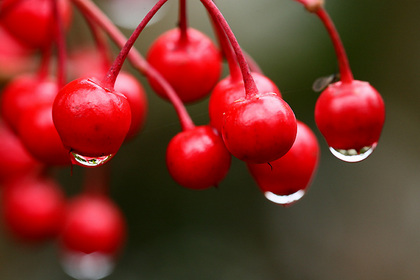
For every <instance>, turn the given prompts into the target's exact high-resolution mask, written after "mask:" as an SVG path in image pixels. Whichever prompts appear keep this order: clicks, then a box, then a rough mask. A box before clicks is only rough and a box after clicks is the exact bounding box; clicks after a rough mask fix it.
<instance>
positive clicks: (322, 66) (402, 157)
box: [0, 0, 420, 280]
mask: <svg viewBox="0 0 420 280" xmlns="http://www.w3.org/2000/svg"><path fill="white" fill-rule="evenodd" d="M109 2H111V0H101V1H99V0H98V1H96V3H97V4H98V5H100V6H101V7H103V8H104V9H105V11H106V13H107V14H109V15H110V16H111V17H112V18H113V20H115V21H116V22H121V21H119V20H121V18H123V19H125V20H128V21H127V22H125V23H121V24H124V26H121V28H122V30H123V31H124V33H126V34H127V35H129V34H130V32H131V30H132V28H133V26H134V25H137V24H138V23H139V22H140V20H141V19H142V13H144V12H146V9H147V8H146V4H147V3H146V2H147V1H145V0H136V1H128V0H124V1H122V0H120V1H117V0H114V2H116V3H118V5H117V6H118V8H116V6H115V5H114V6H112V5H110V3H109ZM126 2H127V3H126ZM131 2H133V3H131ZM134 2H137V6H138V8H136V9H133V8H131V9H129V7H128V6H129V5H128V4H130V5H134V4H136V3H134ZM152 2H153V1H152ZM155 2H156V1H155ZM187 2H188V8H189V10H188V15H189V23H190V25H191V26H193V27H195V28H197V29H200V30H202V31H204V32H205V33H207V34H209V36H211V37H214V36H213V35H212V34H213V33H212V28H211V25H210V24H209V21H208V20H207V17H206V13H205V11H204V9H203V8H202V6H201V4H200V2H199V1H191V0H190V1H187ZM217 3H218V5H219V7H220V9H221V11H222V13H223V14H224V15H225V17H226V19H227V20H228V22H229V23H230V25H231V27H232V29H233V31H234V33H235V34H236V36H237V38H238V41H239V43H240V44H241V46H242V47H243V48H244V50H246V51H247V52H248V53H249V54H250V55H251V56H252V57H253V58H254V59H255V60H256V61H257V62H258V63H259V65H260V67H261V68H262V69H263V71H264V72H265V74H266V75H267V76H268V77H270V78H271V79H272V80H273V81H275V82H276V84H277V85H278V86H279V88H280V90H281V91H282V94H283V97H284V98H285V100H286V101H287V102H288V103H289V104H290V105H291V107H292V108H293V109H294V112H295V114H296V116H297V118H299V119H300V120H302V121H304V122H305V123H307V124H308V125H309V126H310V127H311V128H312V129H313V130H314V132H316V133H317V136H318V138H319V142H320V144H321V149H322V154H321V161H320V166H319V170H318V173H317V175H316V178H315V180H314V182H313V184H312V186H311V188H310V191H309V192H308V193H307V195H306V196H304V197H303V198H302V200H301V201H299V202H298V203H296V204H295V205H293V206H292V207H289V208H284V207H281V206H279V205H276V204H274V203H272V202H269V201H267V200H266V199H265V198H264V196H263V195H262V193H261V192H260V191H259V190H258V188H257V186H256V185H255V183H254V182H253V180H252V178H251V176H250V175H249V174H248V172H247V170H246V168H245V165H244V164H243V163H242V162H240V161H238V160H233V163H232V167H231V170H230V173H229V174H228V176H227V177H226V179H225V180H224V181H223V182H222V183H221V184H220V186H219V188H218V189H210V190H205V191H191V190H187V189H184V188H182V187H180V186H179V185H177V184H176V183H175V182H173V181H172V179H171V178H170V176H169V174H168V172H167V170H166V166H165V150H166V145H167V143H168V142H169V140H170V139H171V138H172V137H173V136H174V135H175V134H176V133H177V132H178V131H179V130H180V126H179V124H178V121H177V118H176V115H175V112H174V110H173V109H172V107H171V105H170V104H169V103H167V102H165V101H162V100H161V99H159V98H158V97H156V96H155V95H154V93H153V92H152V91H151V90H150V88H149V87H148V86H147V83H146V81H145V80H144V78H143V77H140V76H139V79H140V80H141V81H143V83H144V85H145V87H146V88H147V89H148V97H149V115H148V120H147V124H146V126H145V128H144V130H143V131H142V133H141V134H140V135H139V136H138V137H137V138H136V139H135V140H134V141H132V142H130V143H128V144H126V145H125V146H123V147H122V149H121V150H120V152H119V154H118V155H117V156H116V157H115V158H114V159H113V160H112V161H111V162H110V164H111V165H112V177H111V178H112V179H111V182H110V184H111V195H112V197H113V199H114V200H115V201H116V203H117V204H118V205H119V206H120V207H121V209H122V211H123V212H124V214H125V216H126V219H127V223H128V227H129V238H128V240H127V244H126V246H125V249H124V251H123V252H122V255H121V257H120V259H119V261H118V263H117V265H116V267H115V271H114V273H113V274H112V275H110V276H109V277H107V278H106V279H110V280H111V279H124V280H131V279H133V280H135V279H136V280H137V279H139V280H178V279H182V280H185V279H192V280H196V279H197V280H198V279H200V280H216V279H217V280H237V279H242V280H248V279H249V280H257V279H258V280H277V279H287V280H300V279H313V280H318V279H322V280H337V279H340V280H354V279H358V280H363V279H369V280H373V279H380V280H388V279H392V280H394V279H400V280H417V279H420V266H419V264H420V172H419V166H420V164H419V163H420V144H419V143H420V129H419V124H420V110H419V104H420V102H419V99H420V76H419V65H420V17H419V16H418V15H419V12H420V2H419V1H416V0H401V1H391V0H385V1H384V0H369V1H366V0H352V1H348V0H326V9H327V10H328V11H329V13H330V15H331V17H332V18H333V20H334V22H335V24H336V27H337V29H338V30H339V32H340V34H341V37H342V40H343V43H344V46H345V47H346V50H347V54H348V56H349V60H350V65H351V67H352V70H353V74H354V76H355V78H356V79H360V80H365V81H369V82H370V83H371V84H372V85H373V86H374V87H375V88H377V90H378V91H379V92H380V93H381V94H382V96H383V98H384V100H385V103H386V106H387V120H386V123H385V126H384V130H383V134H382V137H381V139H380V142H379V145H378V147H377V149H376V151H375V152H374V153H373V154H372V155H371V157H369V158H368V159H367V160H365V161H363V162H361V163H357V164H350V163H344V162H341V161H340V160H338V159H336V158H334V157H333V156H332V155H331V154H330V153H329V151H328V147H327V145H326V143H325V141H324V140H323V138H322V137H321V136H320V134H319V132H318V131H317V130H316V126H315V123H314V120H313V110H314V105H315V101H316V98H317V96H318V93H315V92H313V91H312V89H311V86H312V83H313V81H314V80H315V79H316V78H318V77H320V76H325V75H329V74H332V73H334V72H336V70H337V66H336V60H335V54H334V51H333V48H332V45H331V42H330V40H329V38H328V36H327V33H326V31H325V30H324V28H323V25H322V24H321V22H320V21H319V20H318V18H317V17H316V16H314V15H311V14H309V13H307V12H306V11H305V10H304V9H303V7H302V6H301V5H300V4H298V3H296V2H294V1H291V0H281V1H280V0H259V1H255V0H225V1H217ZM114 4H115V3H114ZM126 4H127V5H126ZM118 10H122V13H121V11H119V12H120V13H118ZM133 11H134V13H133ZM130 13H131V14H130ZM158 16H159V17H160V19H159V21H156V22H155V23H154V24H152V25H150V26H149V27H147V28H146V30H145V31H144V33H143V34H142V35H141V36H140V39H139V40H138V42H137V43H136V47H137V48H138V49H139V50H140V51H141V52H142V53H146V52H147V48H148V46H149V45H150V43H151V42H152V41H153V40H154V39H155V38H156V37H157V36H158V35H159V34H161V33H162V32H164V31H165V30H167V29H169V28H173V27H174V26H175V25H176V23H177V1H174V0H172V1H169V3H168V4H167V6H166V9H165V10H164V11H161V12H159V14H158ZM127 24H128V25H127ZM130 25H131V26H130ZM84 40H89V35H88V31H87V29H86V26H85V25H84V23H83V21H82V20H81V18H80V17H79V16H78V15H77V13H76V17H75V27H73V29H72V30H71V35H70V36H69V45H71V46H72V47H77V46H78V45H79V44H81V43H79V42H83V41H84ZM127 67H128V68H127V69H129V70H130V69H131V68H130V66H129V64H127ZM224 75H226V72H225V74H224ZM188 110H189V112H190V114H191V116H192V118H193V119H194V121H195V122H196V124H206V123H207V122H208V115H207V100H204V101H203V102H200V103H198V104H194V105H191V106H188ZM56 173H57V178H59V180H60V182H61V183H62V184H63V187H64V188H65V190H66V192H67V193H68V195H69V196H71V195H74V194H76V193H78V192H79V191H80V189H81V181H82V175H83V170H82V169H81V168H78V167H76V168H75V169H74V174H73V175H72V176H71V175H70V170H69V169H65V170H57V171H56ZM58 259H59V254H58V251H57V246H56V244H55V243H54V242H49V243H47V244H43V245H41V246H27V245H22V244H20V243H18V242H16V241H15V240H14V239H13V238H12V237H11V236H9V235H8V233H7V231H6V230H5V229H4V228H3V226H2V225H0V279H5V280H8V279H22V280H38V279H56V280H66V279H72V278H71V277H69V276H67V275H66V274H65V273H64V272H63V271H62V269H61V267H60V264H59V260H58Z"/></svg>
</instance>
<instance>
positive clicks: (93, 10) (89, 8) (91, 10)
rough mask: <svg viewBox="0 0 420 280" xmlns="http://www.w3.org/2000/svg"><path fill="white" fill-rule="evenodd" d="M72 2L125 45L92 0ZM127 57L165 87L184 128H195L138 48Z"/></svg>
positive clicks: (117, 43) (162, 79) (139, 69)
mask: <svg viewBox="0 0 420 280" xmlns="http://www.w3.org/2000/svg"><path fill="white" fill-rule="evenodd" d="M72 2H73V4H74V5H75V6H76V7H77V8H78V9H79V10H80V12H81V13H82V14H83V15H84V17H86V18H88V19H89V20H91V21H92V22H94V23H95V24H97V25H98V26H99V27H100V28H101V29H103V30H104V31H105V32H106V33H107V34H108V36H109V37H110V38H111V39H112V40H113V41H114V43H115V44H116V45H117V46H118V47H120V48H122V47H123V46H124V44H125V42H126V41H127V38H126V37H125V36H124V34H123V33H122V32H121V31H120V30H119V29H118V28H117V27H116V26H115V25H114V23H113V22H112V21H111V20H110V19H109V18H108V17H107V16H106V15H105V14H104V13H103V12H102V11H101V10H100V9H99V8H98V7H97V6H96V5H95V4H94V3H93V2H92V1H91V0H72ZM127 58H128V60H129V61H130V63H131V64H132V66H133V67H134V68H135V69H136V70H137V71H139V72H140V73H141V74H143V75H145V76H149V77H152V78H153V79H155V80H156V81H157V82H158V83H159V84H160V86H161V87H162V88H163V89H164V91H165V93H166V94H167V95H168V98H169V100H170V101H171V103H172V105H173V106H174V109H175V111H176V113H177V115H178V118H179V120H180V123H181V127H182V129H183V130H187V129H191V128H194V127H195V125H194V123H193V121H192V120H191V117H190V116H189V114H188V112H187V110H186V109H185V106H184V104H183V103H182V101H181V100H180V98H179V97H178V95H177V94H176V92H175V91H174V89H173V88H172V87H171V85H169V83H168V82H167V81H166V80H165V79H164V78H163V77H162V75H161V74H160V73H159V72H157V71H156V70H155V69H154V68H153V67H152V66H151V65H150V64H149V63H148V62H147V61H146V60H145V59H144V58H143V56H142V55H141V54H140V53H139V52H138V51H137V49H136V48H132V49H131V50H130V52H129V53H128V56H127Z"/></svg>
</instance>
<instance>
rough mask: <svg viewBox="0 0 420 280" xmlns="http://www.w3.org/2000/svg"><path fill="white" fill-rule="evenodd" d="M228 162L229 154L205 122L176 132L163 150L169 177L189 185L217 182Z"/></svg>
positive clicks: (216, 133) (185, 185) (195, 186)
mask: <svg viewBox="0 0 420 280" xmlns="http://www.w3.org/2000/svg"><path fill="white" fill-rule="evenodd" d="M230 162H231V155H230V153H229V152H228V151H227V150H226V148H225V145H224V144H223V140H222V138H221V137H220V135H219V133H218V132H217V131H216V130H215V129H214V128H212V127H211V126H208V125H206V126H198V127H195V128H193V129H187V130H185V131H182V132H180V133H178V134H177V135H176V136H175V137H174V138H172V140H171V141H170V142H169V145H168V148H167V151H166V165H167V167H168V170H169V173H170V174H171V176H172V178H173V179H174V180H175V181H176V182H177V183H178V184H180V185H181V186H183V187H186V188H190V189H196V190H199V189H200V190H201V189H206V188H209V187H212V186H217V184H219V182H220V181H222V179H223V178H224V177H225V176H226V174H227V172H228V170H229V167H230Z"/></svg>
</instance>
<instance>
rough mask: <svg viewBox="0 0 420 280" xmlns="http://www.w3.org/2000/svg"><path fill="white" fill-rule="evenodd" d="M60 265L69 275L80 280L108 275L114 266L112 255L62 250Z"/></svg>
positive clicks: (96, 279)
mask: <svg viewBox="0 0 420 280" xmlns="http://www.w3.org/2000/svg"><path fill="white" fill-rule="evenodd" d="M61 266H62V268H63V270H64V272H65V273H67V274H68V275H69V276H71V277H73V278H75V279H80V280H82V279H83V280H98V279H102V278H104V277H106V276H108V275H110V274H111V273H112V272H113V270H114V267H115V262H114V258H113V257H112V256H109V255H106V254H102V253H98V252H94V253H90V254H86V253H83V252H72V251H67V252H64V253H63V255H62V256H61Z"/></svg>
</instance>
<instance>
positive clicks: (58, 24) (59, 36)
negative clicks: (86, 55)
mask: <svg viewBox="0 0 420 280" xmlns="http://www.w3.org/2000/svg"><path fill="white" fill-rule="evenodd" d="M51 5H52V9H53V15H54V21H55V42H56V45H57V57H58V61H57V86H58V88H59V89H60V88H62V87H63V86H64V85H65V84H66V42H65V34H64V27H63V21H62V19H61V16H60V12H59V10H58V4H57V1H56V0H51Z"/></svg>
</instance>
